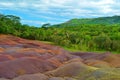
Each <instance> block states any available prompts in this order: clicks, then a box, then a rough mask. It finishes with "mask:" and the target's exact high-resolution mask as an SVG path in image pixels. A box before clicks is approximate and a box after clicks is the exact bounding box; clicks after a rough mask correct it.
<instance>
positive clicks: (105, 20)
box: [54, 16, 120, 27]
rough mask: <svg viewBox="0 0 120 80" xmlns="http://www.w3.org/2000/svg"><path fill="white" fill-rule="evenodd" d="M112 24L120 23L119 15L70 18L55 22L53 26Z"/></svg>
mask: <svg viewBox="0 0 120 80" xmlns="http://www.w3.org/2000/svg"><path fill="white" fill-rule="evenodd" d="M83 24H85V25H112V24H120V16H112V17H99V18H84V19H78V18H75V19H71V20H69V21H67V22H64V23H62V24H57V25H54V26H60V27H64V26H71V27H72V26H79V25H83Z"/></svg>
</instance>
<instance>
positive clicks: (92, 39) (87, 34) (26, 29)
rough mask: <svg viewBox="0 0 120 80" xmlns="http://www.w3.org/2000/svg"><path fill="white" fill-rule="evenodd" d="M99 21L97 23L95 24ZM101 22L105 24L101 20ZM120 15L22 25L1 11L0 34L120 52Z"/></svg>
mask: <svg viewBox="0 0 120 80" xmlns="http://www.w3.org/2000/svg"><path fill="white" fill-rule="evenodd" d="M97 23H99V24H97ZM102 23H104V24H102ZM119 23H120V17H119V16H113V17H104V18H94V19H72V20H70V21H68V22H65V23H63V24H59V25H53V26H50V24H44V25H43V26H41V27H34V26H29V25H24V24H22V23H21V22H20V17H17V16H13V15H3V14H0V34H11V35H14V36H18V37H22V38H26V39H32V40H40V41H49V42H53V43H55V44H57V45H59V46H62V47H64V48H65V49H67V50H72V51H74V50H75V51H76V50H77V51H111V52H117V53H119V52H120V24H119Z"/></svg>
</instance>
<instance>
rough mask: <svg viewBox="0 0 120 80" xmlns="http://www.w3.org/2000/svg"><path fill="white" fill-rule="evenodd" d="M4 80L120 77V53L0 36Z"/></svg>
mask: <svg viewBox="0 0 120 80" xmlns="http://www.w3.org/2000/svg"><path fill="white" fill-rule="evenodd" d="M0 80H120V55H119V54H111V53H103V54H97V53H83V52H75V53H71V52H68V51H65V50H64V49H62V48H60V47H58V46H54V45H50V44H46V43H43V42H40V41H34V40H26V39H22V38H19V37H15V36H11V35H0Z"/></svg>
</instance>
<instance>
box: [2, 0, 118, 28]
mask: <svg viewBox="0 0 120 80" xmlns="http://www.w3.org/2000/svg"><path fill="white" fill-rule="evenodd" d="M0 13H1V14H5V15H8V14H10V15H15V16H19V17H20V18H21V22H22V23H23V24H29V25H31V26H37V27H39V26H41V25H42V24H45V23H50V24H59V23H63V22H65V21H68V20H70V19H73V18H95V17H104V16H114V15H120V0H0Z"/></svg>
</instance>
